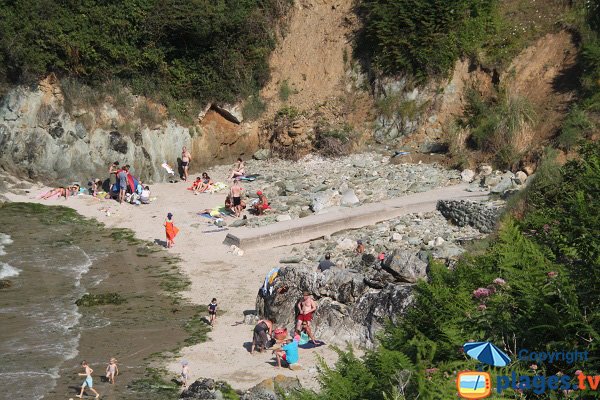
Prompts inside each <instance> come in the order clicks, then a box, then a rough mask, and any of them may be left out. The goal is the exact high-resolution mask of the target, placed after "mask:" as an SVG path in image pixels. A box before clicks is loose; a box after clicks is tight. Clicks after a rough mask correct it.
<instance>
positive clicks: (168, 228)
mask: <svg viewBox="0 0 600 400" xmlns="http://www.w3.org/2000/svg"><path fill="white" fill-rule="evenodd" d="M163 225H164V227H165V234H166V236H167V248H168V249H170V248H171V247H173V246H174V245H175V236H177V234H178V233H179V229H178V228H177V227H176V226H175V225H174V224H173V214H171V213H168V214H167V219H166V220H165V223H164V224H163Z"/></svg>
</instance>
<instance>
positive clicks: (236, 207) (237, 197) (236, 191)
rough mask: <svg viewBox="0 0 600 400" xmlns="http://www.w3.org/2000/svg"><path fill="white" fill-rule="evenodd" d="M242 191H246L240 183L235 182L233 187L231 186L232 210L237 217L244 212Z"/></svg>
mask: <svg viewBox="0 0 600 400" xmlns="http://www.w3.org/2000/svg"><path fill="white" fill-rule="evenodd" d="M242 190H244V189H243V188H242V187H241V186H240V182H239V181H233V185H231V190H230V191H229V196H230V197H231V209H232V210H233V212H234V214H235V216H236V217H239V216H240V215H241V214H242V211H243V210H244V209H243V208H242Z"/></svg>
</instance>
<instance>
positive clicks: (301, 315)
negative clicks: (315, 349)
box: [296, 292, 317, 344]
mask: <svg viewBox="0 0 600 400" xmlns="http://www.w3.org/2000/svg"><path fill="white" fill-rule="evenodd" d="M298 311H299V312H298V318H297V320H296V330H298V331H299V330H300V329H301V328H302V323H303V322H306V327H305V328H306V333H307V334H308V337H310V340H311V342H313V344H316V343H317V341H316V340H315V337H314V336H313V333H312V328H311V324H310V322H311V321H312V319H313V313H314V312H315V311H317V303H315V301H314V300H313V298H312V297H311V296H310V293H308V292H303V293H302V299H301V300H300V301H299V302H298Z"/></svg>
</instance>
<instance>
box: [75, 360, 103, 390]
mask: <svg viewBox="0 0 600 400" xmlns="http://www.w3.org/2000/svg"><path fill="white" fill-rule="evenodd" d="M81 366H82V367H83V369H84V371H85V372H84V373H81V372H80V373H78V374H77V375H79V376H85V380H84V381H83V384H82V385H81V392H80V393H79V394H78V395H77V396H76V397H79V398H80V399H81V398H83V391H84V390H85V387H86V386H87V387H88V388H89V389H90V390H91V391H92V392H94V393H96V398H98V397H100V393H98V392H96V389H94V382H93V380H92V373H93V372H94V370H93V369H91V368H90V367H89V365H88V363H87V361H85V360H83V361H82V362H81Z"/></svg>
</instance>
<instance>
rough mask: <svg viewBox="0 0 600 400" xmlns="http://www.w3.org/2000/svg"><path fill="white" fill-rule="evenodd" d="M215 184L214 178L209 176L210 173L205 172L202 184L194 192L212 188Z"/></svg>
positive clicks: (202, 191)
mask: <svg viewBox="0 0 600 400" xmlns="http://www.w3.org/2000/svg"><path fill="white" fill-rule="evenodd" d="M213 184H214V182H213V181H212V179H210V176H208V174H207V173H206V172H203V173H202V180H201V181H200V184H199V185H198V186H197V187H196V189H195V190H194V194H198V193H204V192H205V191H207V190H208V189H210V188H211V187H212V185H213Z"/></svg>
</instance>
